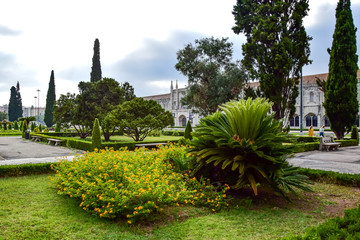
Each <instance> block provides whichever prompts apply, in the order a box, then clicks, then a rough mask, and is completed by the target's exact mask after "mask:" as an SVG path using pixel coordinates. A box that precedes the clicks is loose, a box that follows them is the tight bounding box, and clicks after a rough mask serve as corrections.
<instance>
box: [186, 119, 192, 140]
mask: <svg viewBox="0 0 360 240" xmlns="http://www.w3.org/2000/svg"><path fill="white" fill-rule="evenodd" d="M191 132H192V127H191V123H190V120H188V121H187V123H186V127H185V133H184V138H186V139H190V140H191V139H192V135H191Z"/></svg>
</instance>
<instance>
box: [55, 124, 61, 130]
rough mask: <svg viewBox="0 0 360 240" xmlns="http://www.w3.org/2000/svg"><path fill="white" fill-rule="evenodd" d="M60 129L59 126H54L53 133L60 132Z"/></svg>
mask: <svg viewBox="0 0 360 240" xmlns="http://www.w3.org/2000/svg"><path fill="white" fill-rule="evenodd" d="M60 131H61V128H60V124H56V125H55V132H60Z"/></svg>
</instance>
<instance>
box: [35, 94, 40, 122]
mask: <svg viewBox="0 0 360 240" xmlns="http://www.w3.org/2000/svg"><path fill="white" fill-rule="evenodd" d="M36 91H37V92H38V98H37V99H38V121H39V123H40V95H39V94H40V89H38V90H36Z"/></svg>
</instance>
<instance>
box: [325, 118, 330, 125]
mask: <svg viewBox="0 0 360 240" xmlns="http://www.w3.org/2000/svg"><path fill="white" fill-rule="evenodd" d="M324 122H325V127H330V121H329V118H328V117H325V118H324Z"/></svg>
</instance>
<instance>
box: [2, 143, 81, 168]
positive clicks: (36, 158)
mask: <svg viewBox="0 0 360 240" xmlns="http://www.w3.org/2000/svg"><path fill="white" fill-rule="evenodd" d="M78 153H80V154H81V153H83V151H80V150H76V149H69V148H66V147H61V146H52V145H47V144H46V143H39V142H32V141H30V140H25V139H22V138H21V137H20V136H15V137H0V165H17V164H25V163H48V162H56V161H59V160H60V159H62V158H65V157H66V158H67V159H68V160H72V159H73V157H74V155H76V154H78Z"/></svg>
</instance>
